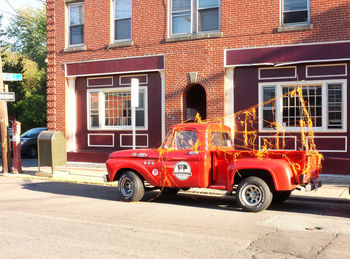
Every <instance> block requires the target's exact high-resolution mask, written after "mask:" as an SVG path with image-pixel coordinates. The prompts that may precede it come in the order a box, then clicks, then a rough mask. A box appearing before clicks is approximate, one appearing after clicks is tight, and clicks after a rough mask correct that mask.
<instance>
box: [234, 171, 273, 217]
mask: <svg viewBox="0 0 350 259" xmlns="http://www.w3.org/2000/svg"><path fill="white" fill-rule="evenodd" d="M236 198H237V202H238V204H239V206H240V207H241V208H242V209H243V210H245V211H249V212H259V211H262V210H265V209H267V208H268V207H269V206H270V204H271V201H272V193H271V190H270V188H269V186H268V185H267V184H266V182H265V181H264V180H262V179H261V178H259V177H255V176H250V177H248V178H246V179H244V180H243V181H242V182H240V183H239V185H238V187H237V191H236Z"/></svg>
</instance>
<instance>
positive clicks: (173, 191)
mask: <svg viewBox="0 0 350 259" xmlns="http://www.w3.org/2000/svg"><path fill="white" fill-rule="evenodd" d="M178 191H179V189H178V188H169V187H164V188H162V189H161V193H162V194H163V195H165V196H172V195H175V194H177V193H178Z"/></svg>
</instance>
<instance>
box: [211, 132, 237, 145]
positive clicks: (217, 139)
mask: <svg viewBox="0 0 350 259" xmlns="http://www.w3.org/2000/svg"><path fill="white" fill-rule="evenodd" d="M210 145H212V146H217V147H231V146H232V143H231V140H230V135H229V134H228V133H225V132H211V133H210Z"/></svg>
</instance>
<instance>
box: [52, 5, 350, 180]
mask: <svg viewBox="0 0 350 259" xmlns="http://www.w3.org/2000/svg"><path fill="white" fill-rule="evenodd" d="M47 48H48V57H47V58H48V63H47V67H48V84H47V86H48V89H47V93H48V97H47V98H48V99H47V101H48V110H47V114H48V127H49V128H50V129H55V130H60V131H63V132H65V134H66V136H67V143H68V148H69V150H68V151H69V153H68V157H69V160H71V161H90V162H103V161H104V160H105V159H106V157H107V154H108V153H109V152H111V151H113V150H118V149H123V148H129V147H130V146H131V126H130V121H131V117H130V81H131V78H134V77H137V78H139V80H140V89H141V91H140V100H141V106H140V107H139V108H138V109H137V111H136V124H137V141H136V142H137V146H138V147H157V146H159V144H160V143H161V141H162V138H164V137H165V135H166V133H167V131H168V129H169V128H170V127H171V125H173V124H174V123H178V122H181V121H184V120H187V119H189V118H191V117H193V115H195V114H196V112H199V113H200V114H201V116H202V117H203V118H206V119H213V118H222V119H223V120H224V121H225V123H226V124H228V125H229V126H231V127H235V130H236V131H237V132H238V131H239V121H240V120H241V119H242V118H241V117H240V116H239V111H242V110H246V109H249V108H250V107H252V106H254V105H256V104H258V103H262V102H263V101H266V100H268V99H271V98H274V97H278V96H281V95H282V94H285V93H287V92H288V91H290V90H292V89H294V88H295V87H296V86H297V85H300V86H301V87H302V89H303V94H304V96H307V101H308V103H309V107H308V108H309V111H310V114H311V119H312V120H313V123H314V126H315V127H314V130H315V135H316V137H315V142H316V144H317V145H318V148H319V149H320V150H321V151H323V152H324V155H325V157H326V161H325V167H324V170H325V172H332V173H350V169H347V168H350V167H349V165H350V164H349V165H347V164H348V163H350V153H349V151H348V150H349V148H348V141H347V140H348V136H349V128H350V127H349V125H348V123H349V122H348V120H347V113H348V110H349V108H348V105H347V101H348V99H349V93H348V92H347V85H348V82H349V79H350V76H349V74H350V73H349V72H350V71H349V61H350V1H349V0H337V1H329V0H317V1H316V0H270V1H251V0H221V1H220V0H147V1H143V0H85V1H84V0H80V1H77V0H47ZM292 102H293V103H292ZM234 113H236V114H238V115H237V116H232V114H234ZM256 116H257V118H256V120H255V121H254V122H252V125H253V127H254V128H256V129H257V131H258V136H257V138H256V140H255V143H254V144H255V145H256V146H257V147H260V148H261V143H262V142H263V140H264V138H268V137H270V138H273V136H274V134H275V131H276V128H275V127H271V126H269V125H271V124H269V123H279V124H280V125H283V127H284V128H285V130H286V132H287V133H288V137H286V140H287V139H289V141H288V143H289V144H288V147H286V148H288V149H299V148H300V144H299V142H298V141H297V139H298V134H299V133H298V132H299V130H300V125H299V122H298V121H299V120H298V119H299V118H300V114H299V108H298V100H294V99H293V98H292V97H291V96H287V97H284V98H278V99H276V101H275V102H274V103H273V105H265V106H261V107H259V109H258V110H257V114H256ZM237 136H238V135H237ZM271 136H272V137H271ZM237 145H238V144H237ZM339 161H341V162H342V163H339Z"/></svg>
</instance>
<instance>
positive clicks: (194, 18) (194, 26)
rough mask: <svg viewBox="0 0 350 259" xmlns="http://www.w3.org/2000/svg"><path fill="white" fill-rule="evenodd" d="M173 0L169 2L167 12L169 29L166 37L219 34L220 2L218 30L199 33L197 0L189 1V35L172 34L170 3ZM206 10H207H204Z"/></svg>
mask: <svg viewBox="0 0 350 259" xmlns="http://www.w3.org/2000/svg"><path fill="white" fill-rule="evenodd" d="M172 1H173V0H170V1H169V3H170V4H169V8H168V9H169V10H168V17H169V28H168V36H169V37H177V36H180V37H181V36H184V35H191V34H194V33H196V34H204V33H211V32H220V30H221V1H220V0H219V4H218V8H219V13H218V29H217V30H212V31H199V29H198V28H199V15H198V12H199V10H200V8H199V0H191V31H190V33H176V34H173V33H172V31H173V30H172V29H173V24H172V21H173V19H172V18H173V17H172V6H173V3H172ZM204 9H208V8H204Z"/></svg>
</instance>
